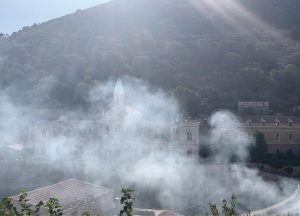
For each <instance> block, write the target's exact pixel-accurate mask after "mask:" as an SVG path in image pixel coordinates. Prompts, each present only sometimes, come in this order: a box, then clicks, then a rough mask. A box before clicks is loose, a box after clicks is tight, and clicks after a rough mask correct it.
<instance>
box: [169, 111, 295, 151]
mask: <svg viewBox="0 0 300 216" xmlns="http://www.w3.org/2000/svg"><path fill="white" fill-rule="evenodd" d="M239 122H240V123H239V124H237V125H236V127H238V128H239V129H241V130H243V131H245V132H247V133H249V134H250V135H252V136H255V133H256V132H261V133H263V134H264V137H265V139H266V143H267V147H268V152H269V153H271V154H275V153H286V152H287V151H292V152H293V153H294V154H297V155H300V118H298V117H295V116H274V115H265V116H239ZM231 127H232V125H231ZM210 129H211V126H210V123H209V116H204V117H202V118H200V119H198V120H184V119H183V117H182V116H181V115H179V116H178V118H177V119H176V121H175V122H174V123H173V125H172V128H171V141H172V142H175V143H178V144H180V145H182V146H184V149H185V150H186V154H191V153H193V154H195V153H199V149H200V147H201V145H203V142H202V139H201V137H203V136H205V135H207V134H208V131H209V130H210Z"/></svg>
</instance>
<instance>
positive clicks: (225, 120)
mask: <svg viewBox="0 0 300 216" xmlns="http://www.w3.org/2000/svg"><path fill="white" fill-rule="evenodd" d="M123 83H124V89H125V107H124V109H125V111H126V115H125V117H124V118H120V119H113V120H114V121H112V122H109V123H111V124H114V125H117V126H118V127H119V128H121V129H124V128H126V130H123V131H122V132H119V133H118V135H116V136H103V135H101V134H100V135H101V136H100V137H98V138H95V139H89V138H86V139H83V138H82V137H81V136H79V135H78V134H76V133H83V132H88V131H89V130H90V129H93V130H94V129H95V128H96V129H97V127H98V123H99V125H101V122H102V121H103V118H106V117H105V116H107V115H108V114H109V112H110V111H109V110H110V108H111V105H112V104H111V102H112V92H113V88H114V82H113V81H107V82H103V83H98V84H96V85H95V86H94V87H93V88H92V89H91V91H90V93H89V99H90V103H91V107H90V110H89V111H88V112H83V111H74V110H73V111H70V112H68V111H65V112H64V115H65V116H68V117H69V118H71V119H72V118H73V117H74V118H78V119H85V120H86V121H80V123H78V121H77V123H75V126H74V128H73V129H72V130H73V132H74V133H73V135H71V136H52V135H51V134H50V136H49V137H48V138H47V141H46V142H45V143H44V145H46V146H47V148H46V149H47V155H46V158H47V159H46V161H48V162H47V163H49V164H50V167H52V168H53V169H56V170H59V172H61V173H62V177H61V178H65V177H73V176H72V175H76V174H78V173H79V177H80V178H82V179H84V180H88V181H93V182H95V183H97V184H101V185H104V186H107V187H111V188H113V189H115V190H119V189H120V187H126V186H133V187H135V189H136V190H137V193H138V198H139V199H140V200H139V199H138V200H136V205H138V206H137V207H149V208H154V207H156V208H167V209H173V210H174V211H178V212H180V213H183V214H186V215H195V214H196V213H199V212H202V213H203V212H205V211H207V208H206V207H207V206H208V201H210V202H220V200H221V198H229V197H230V196H231V194H236V195H237V196H238V201H239V204H240V207H241V208H243V211H245V210H246V209H256V208H261V207H264V206H266V205H268V204H270V203H274V202H276V201H278V200H280V199H282V198H283V197H285V196H287V195H288V194H289V193H290V191H291V189H290V188H289V187H287V185H294V182H292V181H290V180H284V181H281V182H279V183H274V182H271V181H269V182H268V181H265V180H264V179H263V178H262V177H260V175H259V172H258V171H257V170H256V169H251V168H248V167H247V166H246V164H245V162H246V160H247V158H248V152H249V151H248V149H249V147H250V146H251V145H252V143H253V138H252V137H251V136H250V135H249V134H248V133H246V132H245V131H243V130H241V129H239V127H238V126H239V121H238V118H237V117H236V116H234V115H233V114H232V113H230V112H229V111H220V112H217V113H215V114H213V115H212V116H211V117H210V124H211V126H212V128H211V130H210V131H209V132H208V133H207V134H205V135H203V136H202V137H201V141H203V142H205V143H206V144H208V145H209V146H210V147H211V149H212V151H213V153H214V154H213V156H212V157H211V158H210V159H211V160H210V162H209V163H205V162H199V159H198V156H197V155H196V156H195V157H193V158H188V157H187V156H186V155H185V154H181V153H180V152H181V151H179V150H178V146H177V145H175V144H174V143H170V142H169V140H168V139H169V136H170V132H171V125H172V124H173V123H172V121H173V119H174V118H175V116H176V114H177V113H178V105H177V101H176V100H175V98H173V97H172V96H171V94H167V93H165V92H164V91H163V90H160V89H156V88H153V87H149V85H147V84H146V83H145V82H143V81H141V80H137V79H133V78H129V77H126V78H124V79H123ZM0 110H1V113H3V115H2V116H1V120H2V121H1V127H0V129H1V130H0V132H1V135H3V136H2V137H1V139H2V140H1V142H2V143H4V142H5V143H8V142H18V140H16V139H17V138H18V137H20V136H19V134H21V132H22V131H23V127H21V128H20V126H22V125H24V124H25V123H26V124H25V125H30V124H32V122H34V119H36V117H35V113H30V114H29V115H27V117H26V118H25V117H24V116H22V110H19V108H17V107H16V106H15V105H14V104H13V103H11V102H10V101H9V99H8V98H7V97H6V96H3V97H2V100H1V108H0ZM45 115H46V113H45ZM108 116H109V115H108ZM115 120H116V121H115ZM21 121H23V122H21ZM68 121H70V122H72V120H70V119H69V120H67V122H68ZM90 122H93V124H92V125H91V123H90ZM127 128H128V129H127ZM29 144H31V143H29ZM77 148H79V149H77ZM180 148H184V145H183V146H180ZM76 150H77V154H76V157H75V158H74V156H73V157H67V156H69V155H68V154H72V153H73V152H74V151H76ZM232 157H235V158H236V159H237V160H236V161H239V163H237V164H230V162H231V161H232ZM67 160H69V161H67ZM38 163H39V161H35V164H38ZM41 163H42V162H41ZM7 172H13V171H7ZM31 175H32V176H35V175H36V173H34V172H33V173H32V174H31ZM56 180H59V177H56ZM38 184H40V183H38V182H37V183H36V185H38ZM280 188H283V189H280ZM291 188H292V187H291ZM262 191H263V193H262ZM249 200H250V201H249Z"/></svg>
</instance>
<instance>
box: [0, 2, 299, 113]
mask: <svg viewBox="0 0 300 216" xmlns="http://www.w3.org/2000/svg"><path fill="white" fill-rule="evenodd" d="M207 2H209V1H206V0H151V1H149V0H113V1H111V2H109V3H105V4H103V5H99V6H96V7H93V8H90V9H87V10H78V11H76V12H75V13H74V14H70V15H67V16H64V17H61V18H57V19H54V20H50V21H48V22H45V23H42V24H38V25H37V24H34V25H33V26H30V27H24V28H23V29H22V30H20V31H18V32H16V33H13V34H12V35H11V36H9V37H7V38H6V37H2V38H1V39H0V76H1V80H0V81H1V83H0V88H1V89H2V90H3V92H5V93H7V94H9V95H10V96H11V98H13V100H15V102H17V103H19V104H20V105H24V104H26V105H32V106H38V107H50V108H64V109H74V108H88V106H89V101H88V99H87V98H88V97H87V95H88V92H89V90H90V89H91V88H92V87H93V86H94V85H95V84H96V83H99V82H100V84H101V82H103V81H105V80H107V79H115V78H116V77H122V76H126V75H130V76H134V77H138V78H141V79H144V80H146V81H147V82H149V83H150V84H151V85H152V86H155V87H156V86H158V87H161V88H163V89H165V90H166V91H168V92H170V94H175V95H176V96H177V97H178V99H179V101H180V102H181V105H182V107H183V108H184V109H185V110H187V112H188V114H190V115H191V116H193V117H195V116H198V115H200V114H206V113H210V112H212V111H214V110H216V109H224V108H228V109H231V110H235V107H236V103H237V101H239V100H268V101H270V103H271V107H272V109H273V110H272V111H273V112H276V113H278V112H281V113H288V114H297V115H298V114H300V98H299V95H300V85H299V84H300V69H299V67H300V45H299V39H300V14H299V13H298V11H299V10H300V2H299V1H298V0H285V1H281V0H264V1H261V0H238V1H237V3H238V4H237V5H235V4H233V5H230V4H228V5H227V6H225V5H224V3H221V2H222V1H215V2H216V3H207ZM228 2H233V1H228ZM0 31H1V29H0Z"/></svg>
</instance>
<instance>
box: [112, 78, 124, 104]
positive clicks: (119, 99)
mask: <svg viewBox="0 0 300 216" xmlns="http://www.w3.org/2000/svg"><path fill="white" fill-rule="evenodd" d="M113 100H114V101H113V108H122V107H124V88H123V83H122V80H121V79H118V81H117V82H116V85H115V89H114V99H113Z"/></svg>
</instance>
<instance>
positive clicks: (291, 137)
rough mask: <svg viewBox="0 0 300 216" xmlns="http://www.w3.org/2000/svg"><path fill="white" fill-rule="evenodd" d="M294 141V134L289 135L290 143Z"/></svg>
mask: <svg viewBox="0 0 300 216" xmlns="http://www.w3.org/2000/svg"><path fill="white" fill-rule="evenodd" d="M292 140H293V134H292V133H289V141H292Z"/></svg>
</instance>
